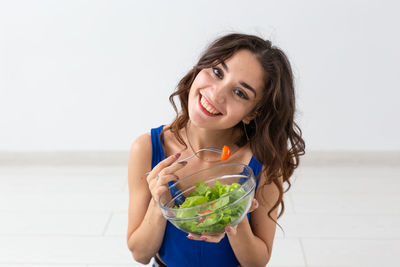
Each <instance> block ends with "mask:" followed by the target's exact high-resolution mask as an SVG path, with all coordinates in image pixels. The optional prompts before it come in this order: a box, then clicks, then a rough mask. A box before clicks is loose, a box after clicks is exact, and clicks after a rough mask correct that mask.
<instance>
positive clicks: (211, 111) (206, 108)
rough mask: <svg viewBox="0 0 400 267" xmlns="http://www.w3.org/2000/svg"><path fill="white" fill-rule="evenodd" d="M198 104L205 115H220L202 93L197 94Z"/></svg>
mask: <svg viewBox="0 0 400 267" xmlns="http://www.w3.org/2000/svg"><path fill="white" fill-rule="evenodd" d="M199 106H200V109H201V111H203V112H204V113H205V114H206V115H207V116H210V117H215V116H220V115H222V113H221V112H219V111H218V110H217V108H215V107H214V106H213V105H212V104H211V103H210V102H209V101H208V100H207V99H206V98H205V97H204V96H203V95H201V94H199Z"/></svg>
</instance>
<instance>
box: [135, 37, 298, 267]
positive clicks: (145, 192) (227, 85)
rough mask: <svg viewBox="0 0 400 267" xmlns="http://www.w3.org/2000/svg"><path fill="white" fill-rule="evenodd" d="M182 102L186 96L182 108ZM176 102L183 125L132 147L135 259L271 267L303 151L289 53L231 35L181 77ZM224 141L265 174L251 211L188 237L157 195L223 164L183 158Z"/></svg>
mask: <svg viewBox="0 0 400 267" xmlns="http://www.w3.org/2000/svg"><path fill="white" fill-rule="evenodd" d="M174 97H179V101H180V106H181V110H180V111H178V109H177V108H176V105H175V103H174ZM170 101H171V103H172V104H173V107H174V109H175V111H176V112H177V117H176V119H175V120H174V121H173V122H172V123H171V124H168V125H165V126H160V127H158V128H154V129H152V130H151V132H150V133H146V134H144V135H142V136H140V137H138V138H137V139H136V140H135V141H134V143H133V144H132V147H131V152H130V160H129V171H128V177H129V195H130V201H129V221H128V234H127V243H128V247H129V249H130V251H131V252H132V255H133V257H134V258H135V260H137V261H139V262H141V263H144V264H147V263H148V262H149V261H150V260H151V259H152V257H155V260H156V264H159V266H165V265H167V266H170V267H171V266H172V267H175V266H239V265H240V266H251V267H254V266H265V265H266V264H267V263H268V261H269V259H270V257H271V252H272V245H273V240H274V235H275V229H276V220H277V218H279V216H281V215H282V213H283V211H284V203H283V199H282V196H283V193H284V189H283V188H284V183H287V184H288V187H287V189H288V188H289V187H290V181H289V178H290V177H291V175H292V174H293V171H294V169H295V168H296V167H297V166H298V163H299V156H300V155H302V154H304V147H305V145H304V141H303V139H302V137H301V131H300V129H299V127H298V126H297V125H296V123H295V122H294V114H295V92H294V86H293V74H292V71H291V67H290V63H289V61H288V59H287V57H286V56H285V54H284V53H283V52H282V51H281V50H280V49H279V48H277V47H274V46H271V42H270V41H266V40H263V39H261V38H259V37H257V36H253V35H246V34H229V35H226V36H223V37H221V38H219V39H217V40H216V41H214V42H213V43H212V44H211V45H210V46H209V47H208V49H206V51H205V52H204V53H203V55H202V56H201V57H200V60H199V61H198V63H197V64H196V65H195V66H194V67H193V69H192V70H190V71H189V73H187V74H186V76H185V77H183V78H182V80H181V81H180V82H179V84H178V87H177V90H176V91H175V92H174V93H173V94H172V95H171V96H170ZM224 145H227V146H228V147H230V148H231V150H232V154H231V156H230V157H229V159H228V160H227V161H226V162H223V163H229V162H237V163H244V164H247V165H249V166H250V167H251V168H252V169H253V172H254V174H255V176H256V177H257V188H256V194H255V199H254V200H253V203H252V207H251V208H250V211H251V213H249V214H248V216H246V217H245V218H244V219H243V220H242V221H241V222H240V223H239V224H238V225H236V226H235V227H231V226H227V227H226V228H225V231H226V232H225V233H224V234H222V235H219V236H207V235H202V236H192V235H188V234H186V233H184V232H182V231H180V230H179V229H177V228H176V227H174V226H173V225H172V224H171V223H169V222H168V221H166V219H165V218H164V217H163V215H162V213H161V210H160V208H159V206H158V199H159V197H160V195H161V194H162V193H163V192H165V191H167V190H169V189H168V183H170V184H171V183H173V182H175V181H177V180H178V179H179V177H184V176H186V175H188V174H190V173H193V172H194V171H196V170H200V169H204V168H207V167H210V166H213V165H216V164H220V162H218V158H219V155H217V154H215V153H212V152H202V153H199V154H197V157H194V158H192V159H190V160H188V161H187V162H186V161H185V162H182V163H180V164H174V162H175V161H178V160H179V159H182V158H185V157H187V156H190V155H191V154H193V153H194V152H195V151H197V150H198V149H200V148H205V147H217V148H222V147H223V146H224ZM150 170H151V171H150ZM149 171H150V173H149V174H148V175H146V173H147V172H149ZM278 207H280V212H279V214H278Z"/></svg>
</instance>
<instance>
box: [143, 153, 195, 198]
mask: <svg viewBox="0 0 400 267" xmlns="http://www.w3.org/2000/svg"><path fill="white" fill-rule="evenodd" d="M180 156H181V154H180V153H177V154H175V155H172V156H169V157H168V158H166V159H164V160H163V161H161V162H160V163H158V164H157V165H156V166H155V167H154V168H153V169H152V170H151V172H150V173H149V175H147V178H146V179H147V183H148V184H149V189H150V192H151V195H152V197H153V199H154V200H155V201H156V203H158V200H159V198H160V196H161V194H162V193H164V192H165V191H167V190H168V182H170V181H175V182H176V181H177V180H178V179H179V177H178V176H177V175H176V174H175V172H176V171H178V170H180V169H182V168H183V167H184V166H185V165H186V163H187V162H186V161H182V162H179V163H177V164H173V163H174V162H175V161H176V160H177V159H178V158H179V157H180Z"/></svg>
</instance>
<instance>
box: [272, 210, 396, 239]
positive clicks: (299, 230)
mask: <svg viewBox="0 0 400 267" xmlns="http://www.w3.org/2000/svg"><path fill="white" fill-rule="evenodd" d="M279 223H280V224H281V225H282V227H283V229H284V231H285V234H284V235H285V236H286V237H290V238H292V237H301V238H352V239H354V238H360V239H366V238H376V239H379V238H383V239H399V240H400V216H389V215H329V214H326V215H323V216H321V215H320V214H287V215H286V216H283V218H282V220H280V222H279ZM278 234H279V236H281V235H282V233H281V231H277V235H278Z"/></svg>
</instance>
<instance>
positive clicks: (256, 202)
mask: <svg viewBox="0 0 400 267" xmlns="http://www.w3.org/2000/svg"><path fill="white" fill-rule="evenodd" d="M254 204H255V206H256V208H257V207H258V201H257V199H256V201H255V203H254Z"/></svg>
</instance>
